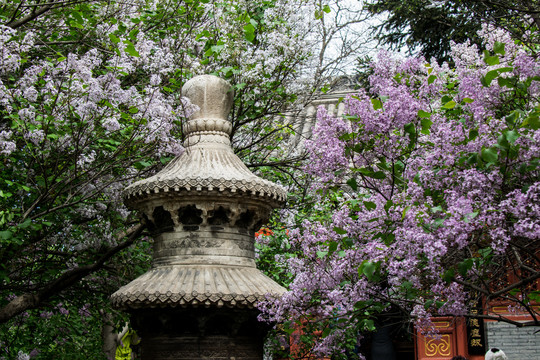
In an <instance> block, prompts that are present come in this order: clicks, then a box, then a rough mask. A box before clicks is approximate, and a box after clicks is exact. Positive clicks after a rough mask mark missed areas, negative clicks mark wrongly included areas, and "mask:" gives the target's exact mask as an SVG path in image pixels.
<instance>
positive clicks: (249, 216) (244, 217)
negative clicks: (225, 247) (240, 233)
mask: <svg viewBox="0 0 540 360" xmlns="http://www.w3.org/2000/svg"><path fill="white" fill-rule="evenodd" d="M254 218H255V213H254V212H253V211H251V210H248V211H246V212H245V213H242V214H241V215H240V218H239V219H238V220H237V221H236V226H238V227H239V228H241V229H247V230H251V231H253V222H254Z"/></svg>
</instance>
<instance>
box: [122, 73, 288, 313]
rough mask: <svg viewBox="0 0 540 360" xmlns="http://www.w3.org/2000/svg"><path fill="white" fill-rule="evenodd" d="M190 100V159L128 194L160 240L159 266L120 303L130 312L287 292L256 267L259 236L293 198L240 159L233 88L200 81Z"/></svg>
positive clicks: (189, 88) (233, 302) (244, 303)
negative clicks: (234, 143) (233, 141)
mask: <svg viewBox="0 0 540 360" xmlns="http://www.w3.org/2000/svg"><path fill="white" fill-rule="evenodd" d="M182 93H183V95H184V96H186V97H188V98H189V99H190V100H191V102H192V103H194V104H195V105H197V106H198V107H199V108H200V110H199V111H197V112H195V113H194V114H193V115H192V116H191V117H190V119H189V121H187V123H186V124H185V125H184V134H185V136H186V140H185V142H184V145H185V148H186V150H185V152H184V153H183V154H182V155H180V156H178V157H176V158H175V159H174V160H172V161H171V162H170V163H169V164H168V165H167V166H166V167H165V168H164V169H163V170H162V171H160V172H159V173H157V174H156V175H154V176H152V177H150V178H147V179H144V180H141V181H138V182H136V183H134V184H132V185H130V186H129V187H127V188H126V189H125V191H124V200H125V203H126V205H127V206H128V207H130V208H132V209H135V210H138V211H140V212H142V214H143V216H144V217H145V219H146V221H147V223H148V228H149V230H150V231H151V232H152V233H153V237H154V255H153V266H152V268H151V269H150V270H149V271H148V272H147V273H145V274H143V275H142V276H140V277H139V278H137V279H135V280H134V281H132V282H131V283H129V284H127V285H125V286H124V287H122V288H121V289H119V290H118V291H117V292H115V293H114V294H113V295H112V303H113V306H115V307H117V308H120V309H127V310H129V309H143V308H160V307H188V306H203V307H222V306H225V307H229V308H239V307H247V308H252V307H253V306H254V305H255V304H256V302H257V301H259V300H261V299H263V298H264V296H265V294H267V293H272V294H275V295H280V294H282V293H283V292H284V291H285V289H284V288H282V287H281V286H279V285H278V284H277V283H275V282H274V281H273V280H271V279H270V278H268V277H267V276H265V275H264V274H263V273H261V272H260V271H259V270H258V269H257V268H256V267H255V260H254V259H255V253H254V232H255V231H256V230H258V229H259V227H260V226H261V225H262V224H263V223H265V222H266V221H267V220H268V217H269V215H270V212H271V210H272V209H273V208H275V207H277V206H280V205H281V204H282V203H283V202H284V201H285V197H286V192H285V190H284V189H283V188H282V187H281V186H279V185H276V184H274V183H272V182H269V181H267V180H264V179H261V178H259V177H258V176H256V175H254V174H253V173H252V172H251V171H250V170H249V169H248V168H247V167H246V166H245V165H244V164H243V163H242V161H241V160H240V159H239V158H238V156H236V155H235V154H234V152H233V150H232V148H231V145H230V140H229V136H230V133H231V129H232V125H231V122H230V121H228V120H227V116H228V113H229V111H230V108H231V106H232V104H233V91H232V88H231V86H230V85H229V83H227V82H226V81H225V80H222V79H220V78H218V77H215V76H211V75H202V76H197V77H195V78H193V79H191V80H190V81H188V82H187V83H186V84H185V85H184V87H183V89H182Z"/></svg>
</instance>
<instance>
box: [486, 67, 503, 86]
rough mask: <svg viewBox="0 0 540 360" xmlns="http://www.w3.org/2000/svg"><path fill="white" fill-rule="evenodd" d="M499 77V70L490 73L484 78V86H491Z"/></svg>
mask: <svg viewBox="0 0 540 360" xmlns="http://www.w3.org/2000/svg"><path fill="white" fill-rule="evenodd" d="M497 76H499V71H498V70H491V71H488V72H487V74H486V76H484V81H483V82H482V85H484V86H489V85H490V84H491V82H492V81H493V79H495V78H496V77H497Z"/></svg>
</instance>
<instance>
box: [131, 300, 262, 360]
mask: <svg viewBox="0 0 540 360" xmlns="http://www.w3.org/2000/svg"><path fill="white" fill-rule="evenodd" d="M257 314H258V312H257V311H256V310H247V309H245V310H239V309H224V308H221V309H216V308H213V309H212V308H210V309H203V308H201V309H198V308H197V309H171V308H164V309H146V310H140V311H136V312H133V313H132V324H133V326H134V328H135V330H136V331H137V333H138V334H139V336H140V337H141V344H140V347H141V356H142V359H143V360H173V359H174V360H184V359H185V360H187V359H189V360H193V359H205V360H233V359H234V360H261V359H262V358H263V342H264V337H265V335H266V332H267V330H268V328H267V327H266V326H265V325H264V324H263V323H260V322H258V321H257Z"/></svg>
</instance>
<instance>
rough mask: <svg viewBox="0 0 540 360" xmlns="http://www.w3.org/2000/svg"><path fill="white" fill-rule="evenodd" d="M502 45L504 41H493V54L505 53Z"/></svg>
mask: <svg viewBox="0 0 540 360" xmlns="http://www.w3.org/2000/svg"><path fill="white" fill-rule="evenodd" d="M504 46H505V44H504V43H502V42H499V41H495V44H494V45H493V52H495V54H501V55H504V54H506V51H505V50H504Z"/></svg>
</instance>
